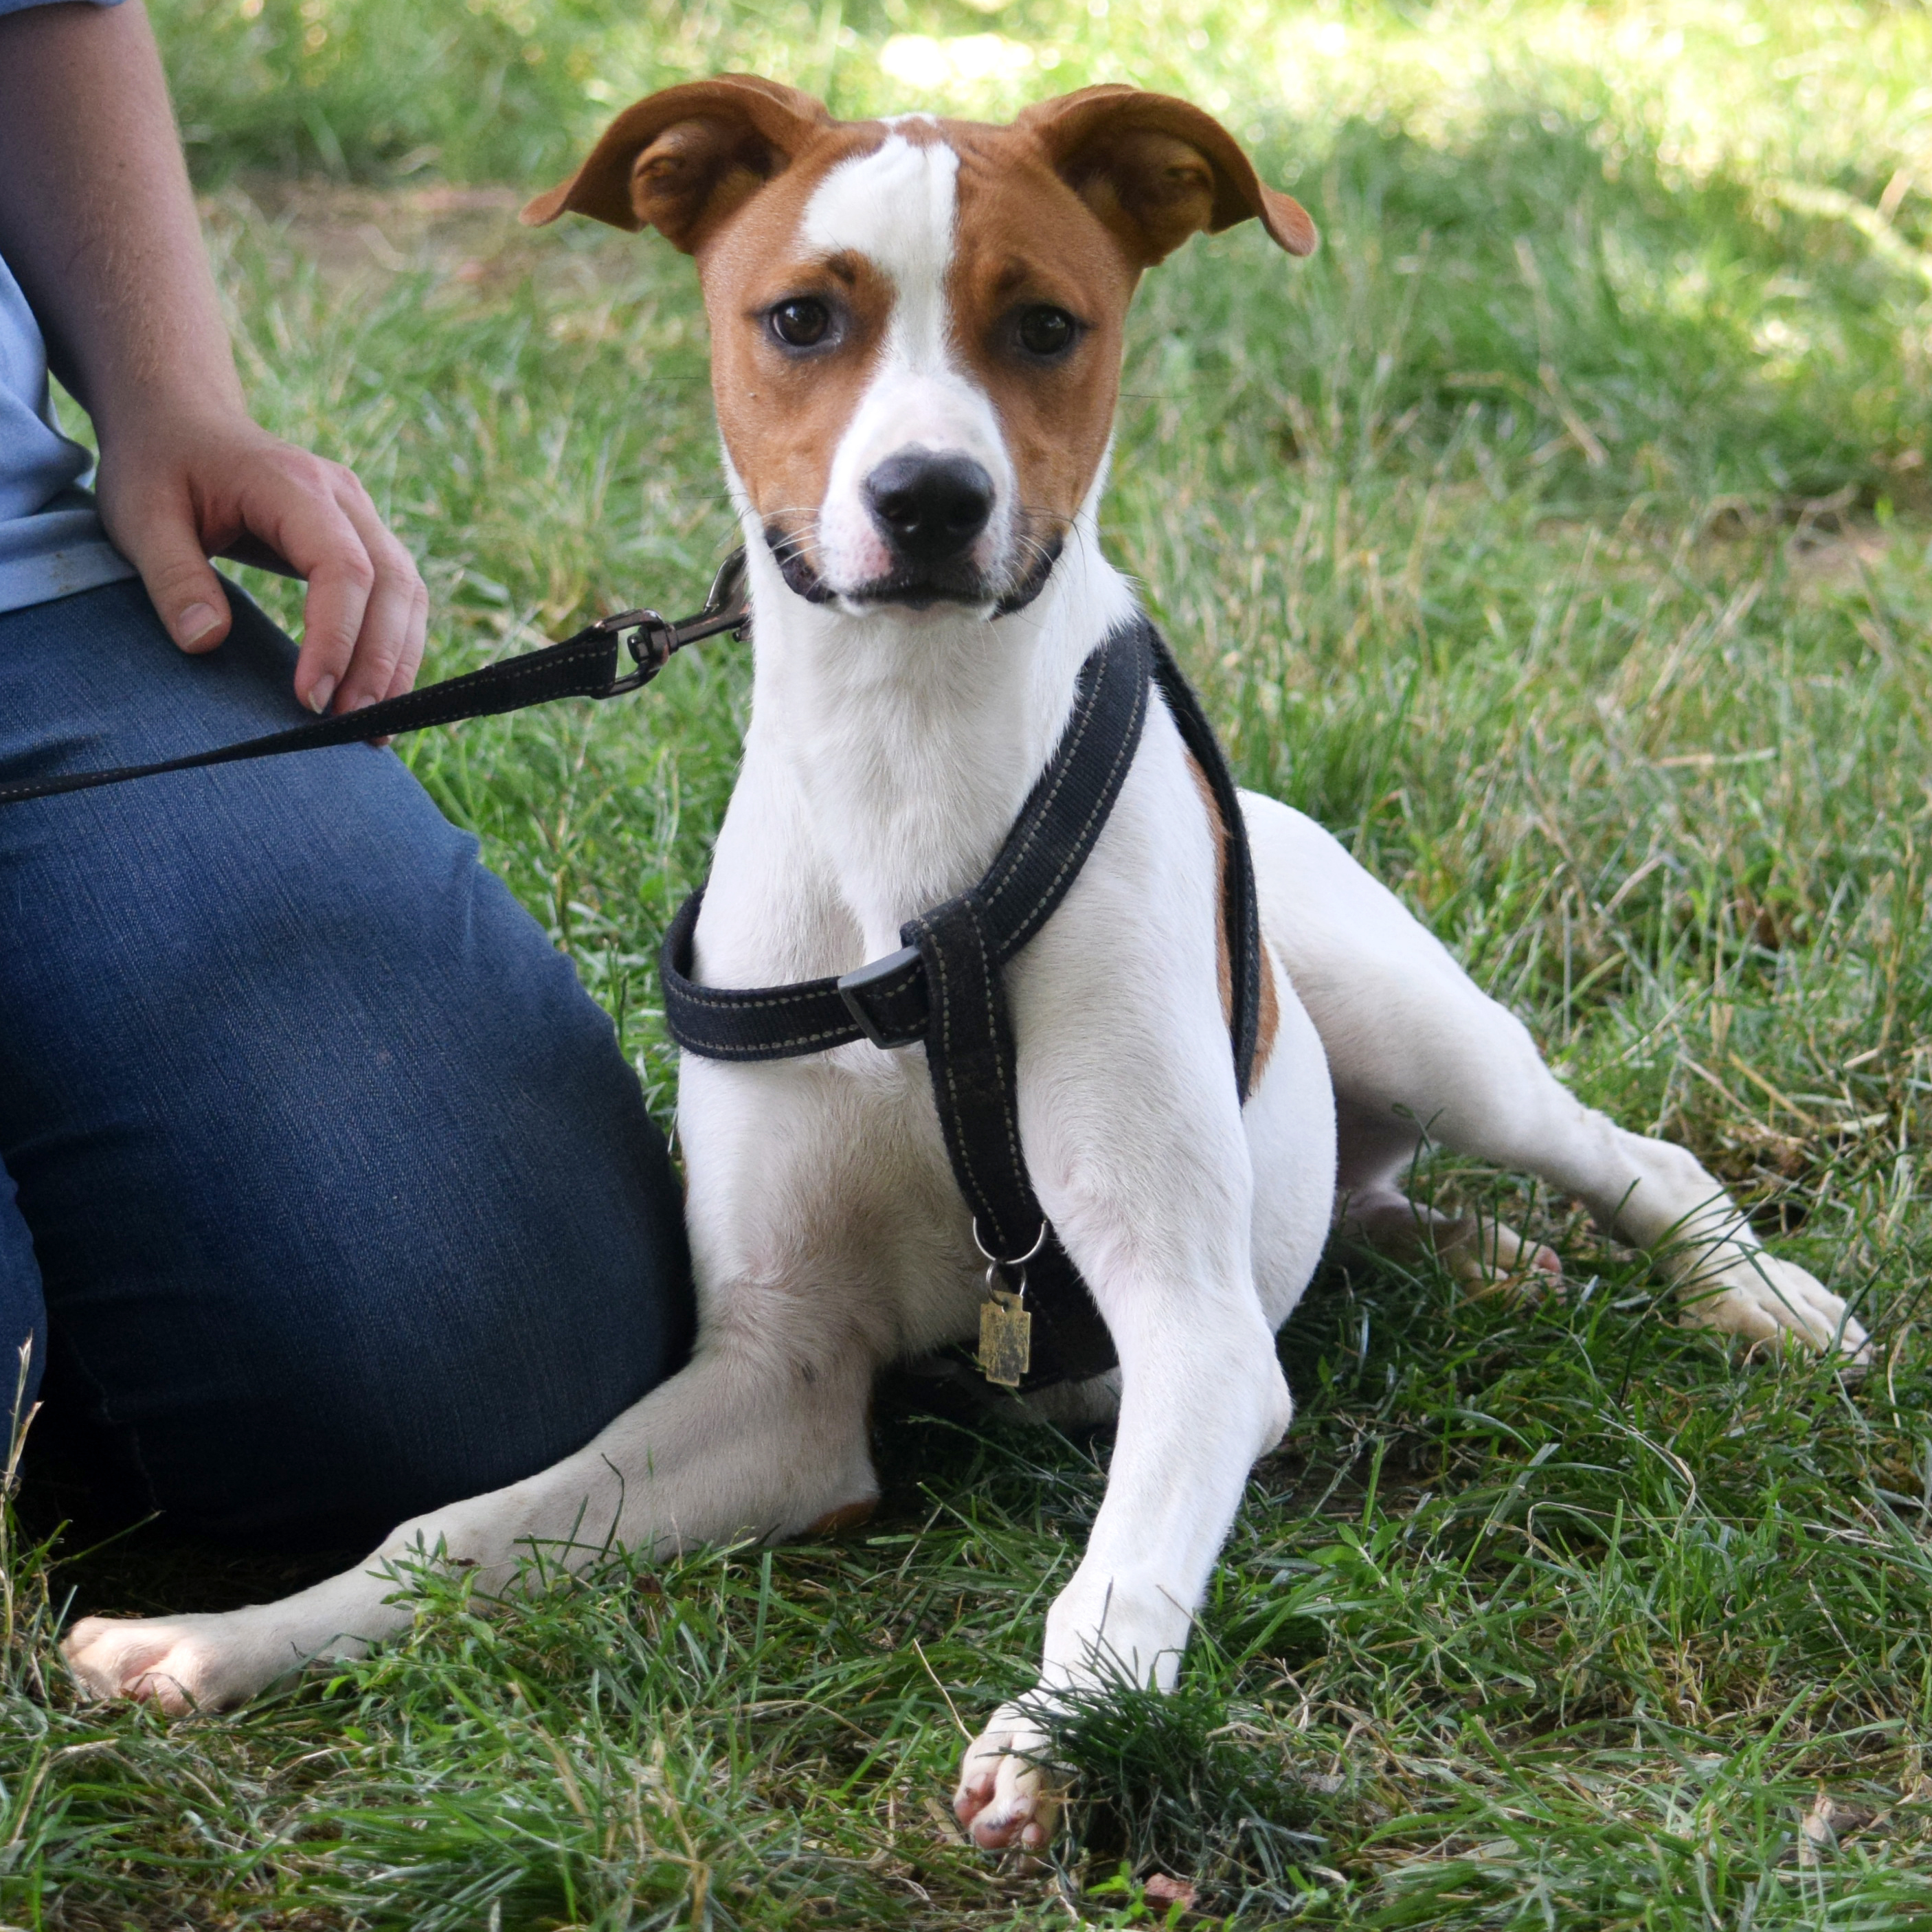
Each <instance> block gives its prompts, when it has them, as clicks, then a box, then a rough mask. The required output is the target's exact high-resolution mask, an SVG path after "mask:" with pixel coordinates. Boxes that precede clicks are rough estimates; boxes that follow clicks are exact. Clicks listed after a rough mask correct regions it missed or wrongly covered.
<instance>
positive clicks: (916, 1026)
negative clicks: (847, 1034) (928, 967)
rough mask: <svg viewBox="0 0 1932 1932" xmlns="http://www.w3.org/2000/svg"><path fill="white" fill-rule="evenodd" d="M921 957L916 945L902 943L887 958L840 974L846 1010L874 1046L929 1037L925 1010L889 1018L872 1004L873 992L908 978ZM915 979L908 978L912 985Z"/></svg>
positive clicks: (897, 1044)
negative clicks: (894, 981)
mask: <svg viewBox="0 0 1932 1932" xmlns="http://www.w3.org/2000/svg"><path fill="white" fill-rule="evenodd" d="M918 963H919V948H918V947H916V946H901V947H900V948H899V950H898V951H897V952H896V953H887V954H886V956H885V957H884V958H883V959H871V960H868V961H867V962H866V963H865V965H862V966H855V967H853V969H852V970H851V971H850V972H849V973H841V974H839V976H838V997H839V998H840V999H841V1000H842V1001H844V1003H845V1010H846V1011H847V1013H850V1015H851V1016H852V1023H853V1025H854V1026H856V1028H858V1029H859V1031H860V1032H861V1033H862V1034H864V1035H865V1037H866V1038H867V1039H868V1040H870V1041H871V1043H872V1044H873V1045H874V1046H877V1047H882V1048H886V1049H890V1048H892V1047H895V1046H911V1045H912V1044H913V1042H914V1041H916V1040H923V1039H925V1037H926V1014H925V1013H923V1012H921V1013H918V1014H917V1015H916V1016H915V1015H913V1014H910V1013H908V1014H904V1015H902V1016H900V1017H898V1018H897V1019H887V1018H886V1017H885V1016H883V1015H882V1014H880V1013H878V1012H877V1011H876V1010H874V1008H873V1007H872V1006H871V1004H870V1001H871V996H872V995H874V994H875V993H877V992H878V991H879V990H880V989H881V987H883V986H884V985H886V983H888V982H889V981H891V980H898V979H904V978H906V976H907V974H908V972H909V971H910V968H912V967H913V966H915V965H917V964H918ZM911 984H913V982H912V981H911V980H907V986H908V987H910V985H911ZM922 1004H923V1003H922Z"/></svg>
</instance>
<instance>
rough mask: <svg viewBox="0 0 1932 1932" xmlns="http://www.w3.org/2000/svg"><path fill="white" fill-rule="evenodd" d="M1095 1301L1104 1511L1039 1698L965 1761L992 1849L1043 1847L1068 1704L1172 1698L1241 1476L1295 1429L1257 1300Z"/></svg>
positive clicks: (1148, 1286) (969, 1822)
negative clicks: (1108, 1359) (1104, 1405)
mask: <svg viewBox="0 0 1932 1932" xmlns="http://www.w3.org/2000/svg"><path fill="white" fill-rule="evenodd" d="M1097 1292H1098V1291H1097ZM1102 1298H1103V1301H1104V1302H1105V1304H1106V1312H1107V1315H1108V1320H1109V1327H1110V1328H1112V1331H1113V1334H1114V1337H1115V1342H1116V1345H1117V1346H1118V1349H1119V1352H1120V1355H1121V1413H1120V1424H1119V1429H1118V1435H1117V1436H1116V1439H1115V1450H1114V1458H1113V1465H1112V1469H1111V1471H1110V1472H1109V1477H1108V1482H1107V1493H1106V1500H1105V1501H1104V1502H1103V1504H1102V1505H1101V1508H1100V1514H1099V1515H1098V1517H1097V1518H1096V1519H1095V1521H1094V1532H1093V1535H1092V1537H1091V1539H1090V1541H1089V1542H1088V1548H1087V1553H1086V1555H1085V1557H1084V1558H1083V1559H1082V1562H1081V1564H1080V1566H1079V1569H1078V1570H1076V1571H1075V1573H1074V1574H1073V1578H1072V1580H1071V1581H1070V1583H1068V1584H1067V1587H1066V1589H1064V1590H1063V1591H1062V1592H1061V1594H1060V1595H1059V1596H1058V1598H1056V1599H1055V1601H1054V1603H1053V1605H1052V1608H1051V1609H1049V1611H1048V1612H1047V1618H1046V1653H1045V1658H1044V1662H1043V1668H1042V1670H1041V1674H1040V1686H1039V1688H1038V1689H1037V1691H1034V1692H1033V1693H1031V1694H1029V1695H1028V1697H1025V1698H1024V1699H1022V1700H1019V1701H1017V1702H1016V1703H1010V1704H1006V1705H1003V1706H1001V1708H1000V1709H998V1711H997V1712H995V1713H994V1715H993V1716H992V1719H991V1721H989V1723H988V1724H987V1725H986V1729H985V1730H984V1731H983V1733H981V1735H980V1736H979V1737H978V1738H977V1739H975V1740H974V1742H973V1743H972V1744H971V1745H969V1746H968V1748H967V1751H966V1754H965V1762H964V1763H963V1765H962V1769H961V1773H960V1782H959V1790H958V1793H956V1796H955V1799H954V1808H955V1810H956V1811H957V1813H958V1814H959V1819H960V1821H961V1823H962V1824H964V1825H965V1826H967V1827H968V1829H970V1831H971V1833H972V1835H973V1838H974V1841H975V1842H976V1843H978V1844H980V1845H982V1846H986V1847H987V1848H989V1849H993V1848H997V1847H999V1846H1007V1845H1015V1844H1018V1845H1023V1846H1028V1847H1030V1848H1031V1847H1037V1846H1040V1845H1043V1844H1044V1843H1046V1841H1047V1840H1048V1838H1049V1837H1050V1836H1051V1835H1052V1826H1053V1817H1054V1812H1055V1791H1056V1787H1057V1779H1056V1776H1055V1772H1054V1770H1053V1769H1052V1763H1051V1742H1050V1739H1049V1736H1048V1733H1047V1731H1046V1728H1045V1727H1044V1725H1043V1721H1042V1720H1043V1718H1044V1717H1046V1715H1049V1713H1050V1712H1052V1710H1053V1709H1055V1708H1056V1707H1060V1708H1064V1701H1065V1700H1064V1696H1063V1695H1062V1694H1064V1693H1065V1692H1067V1691H1073V1692H1076V1693H1079V1692H1083V1691H1105V1690H1106V1688H1108V1687H1109V1685H1115V1684H1120V1683H1124V1682H1132V1683H1134V1684H1137V1685H1154V1686H1155V1687H1157V1688H1160V1689H1161V1690H1168V1689H1171V1688H1172V1685H1173V1683H1174V1679H1175V1671H1176V1669H1177V1667H1178V1665H1179V1663H1180V1660H1181V1652H1182V1650H1183V1649H1184V1647H1185V1646H1186V1644H1187V1634H1188V1631H1189V1628H1190V1625H1191V1623H1192V1622H1193V1616H1194V1613H1195V1611H1196V1609H1197V1608H1198V1607H1199V1605H1200V1603H1201V1601H1202V1597H1203V1596H1204V1595H1205V1592H1206V1589H1207V1585H1208V1577H1209V1576H1210V1574H1211V1572H1212V1571H1213V1569H1214V1562H1215V1559H1216V1558H1217V1556H1218V1555H1219V1553H1220V1548H1221V1545H1222V1544H1223V1542H1224V1541H1226V1538H1227V1535H1228V1531H1229V1526H1230V1525H1231V1524H1232V1523H1233V1521H1234V1517H1235V1509H1236V1508H1237V1507H1238V1505H1239V1503H1240V1502H1241V1493H1242V1490H1243V1488H1244V1485H1245V1483H1246V1481H1247V1474H1248V1471H1249V1469H1250V1466H1252V1464H1253V1463H1254V1461H1255V1460H1256V1457H1259V1456H1261V1455H1263V1454H1265V1453H1266V1452H1267V1451H1268V1450H1269V1449H1271V1448H1273V1447H1274V1445H1275V1443H1276V1442H1278V1441H1279V1440H1280V1437H1281V1435H1282V1433H1283V1430H1285V1429H1286V1427H1287V1426H1288V1424H1289V1418H1290V1417H1291V1415H1292V1405H1291V1403H1290V1401H1289V1394H1288V1388H1287V1385H1286V1382H1285V1381H1284V1380H1283V1376H1282V1373H1281V1370H1280V1365H1279V1364H1278V1363H1277V1360H1276V1358H1275V1352H1274V1337H1273V1336H1272V1335H1271V1334H1270V1333H1269V1331H1268V1325H1267V1324H1266V1322H1265V1321H1264V1320H1263V1319H1262V1314H1261V1310H1260V1307H1259V1303H1258V1302H1256V1301H1254V1300H1253V1298H1252V1297H1251V1296H1250V1298H1248V1301H1249V1305H1248V1307H1246V1308H1245V1309H1244V1308H1243V1307H1241V1306H1240V1305H1239V1301H1238V1298H1236V1297H1235V1296H1232V1295H1223V1296H1219V1297H1217V1296H1216V1295H1214V1292H1213V1289H1212V1286H1211V1284H1210V1283H1206V1282H1204V1281H1201V1280H1194V1281H1191V1282H1186V1283H1178V1282H1177V1280H1176V1278H1175V1277H1167V1278H1166V1280H1165V1282H1158V1281H1154V1280H1147V1279H1145V1278H1143V1279H1141V1280H1127V1279H1124V1278H1121V1277H1115V1279H1114V1280H1113V1281H1112V1283H1110V1284H1109V1289H1108V1291H1106V1292H1104V1293H1103V1295H1102Z"/></svg>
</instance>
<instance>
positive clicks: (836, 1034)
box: [679, 1027, 859, 1060]
mask: <svg viewBox="0 0 1932 1932" xmlns="http://www.w3.org/2000/svg"><path fill="white" fill-rule="evenodd" d="M858 1038H859V1029H858V1028H856V1027H834V1028H832V1030H831V1031H829V1033H801V1034H793V1035H792V1037H790V1039H788V1040H754V1041H753V1042H752V1043H751V1045H750V1046H728V1045H725V1044H723V1043H712V1042H707V1043H706V1044H705V1045H704V1046H703V1047H701V1048H698V1047H692V1048H688V1049H685V1050H686V1051H687V1052H694V1053H696V1054H697V1055H698V1057H699V1058H700V1059H703V1060H713V1059H716V1060H745V1059H757V1058H760V1056H762V1055H772V1054H781V1053H784V1052H788V1051H789V1050H790V1049H792V1048H793V1047H798V1046H817V1044H818V1043H819V1042H820V1040H832V1041H835V1042H836V1043H838V1044H839V1045H841V1046H850V1044H851V1043H852V1042H853V1041H854V1040H857V1039H858ZM682 1045H683V1042H682V1041H681V1040H680V1041H679V1046H682Z"/></svg>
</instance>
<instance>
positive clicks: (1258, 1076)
mask: <svg viewBox="0 0 1932 1932" xmlns="http://www.w3.org/2000/svg"><path fill="white" fill-rule="evenodd" d="M1182 755H1183V756H1184V757H1186V759H1187V775H1188V776H1189V777H1190V778H1192V779H1193V781H1194V789H1195V790H1196V791H1197V792H1199V793H1200V794H1201V802H1202V805H1205V807H1206V808H1207V811H1208V824H1209V826H1211V828H1212V829H1213V831H1214V904H1215V905H1216V907H1217V908H1218V909H1220V917H1219V918H1217V919H1216V920H1215V922H1214V981H1215V984H1216V985H1217V986H1218V987H1219V988H1220V992H1221V1019H1222V1022H1223V1025H1227V1026H1232V1025H1234V1023H1235V969H1234V962H1233V960H1232V958H1231V956H1230V955H1229V949H1228V918H1227V911H1226V904H1227V900H1226V894H1227V890H1228V826H1227V821H1226V820H1225V819H1223V817H1222V816H1221V808H1220V804H1219V803H1218V802H1217V800H1216V799H1215V796H1214V787H1213V786H1212V785H1211V784H1209V783H1208V774H1207V773H1206V772H1204V771H1203V770H1202V769H1201V760H1199V758H1197V757H1196V756H1195V755H1194V754H1193V752H1192V751H1186V752H1184V753H1183V754H1182ZM1261 956H1262V997H1261V1011H1260V1013H1259V1016H1258V1019H1257V1024H1256V1028H1255V1064H1254V1067H1253V1070H1252V1071H1251V1072H1250V1074H1249V1076H1248V1091H1249V1092H1250V1094H1252V1093H1253V1091H1255V1089H1256V1088H1257V1087H1259V1085H1261V1084H1262V1074H1263V1073H1265V1072H1266V1071H1267V1070H1268V1056H1269V1055H1271V1053H1273V1052H1274V1037H1275V1035H1276V1034H1277V1033H1278V1032H1279V1031H1280V1030H1281V999H1280V995H1278V994H1277V992H1276V991H1275V984H1274V965H1273V964H1272V962H1271V961H1270V959H1269V958H1268V942H1267V941H1266V940H1265V939H1264V940H1263V941H1262V947H1261Z"/></svg>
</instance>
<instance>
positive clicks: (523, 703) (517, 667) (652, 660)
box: [0, 550, 746, 805]
mask: <svg viewBox="0 0 1932 1932" xmlns="http://www.w3.org/2000/svg"><path fill="white" fill-rule="evenodd" d="M745 621H746V620H745V553H744V552H743V551H742V550H733V552H732V553H731V554H730V556H728V557H727V558H726V559H725V560H724V565H723V566H722V568H720V570H719V571H718V574H717V576H716V577H715V579H714V580H713V581H712V586H711V595H710V596H709V598H706V601H705V605H704V608H703V610H700V612H699V613H697V616H694V617H685V618H683V619H679V621H678V622H676V623H673V622H670V620H669V619H666V618H664V617H661V616H658V613H657V612H656V611H655V610H620V611H619V613H617V614H616V616H613V617H601V618H599V619H598V621H597V622H595V623H594V624H588V625H585V627H584V628H583V629H582V630H580V631H578V632H577V634H576V635H575V636H574V637H567V638H565V640H564V641H563V642H562V643H560V644H552V645H550V646H548V647H547V649H543V650H539V651H526V652H524V653H523V655H521V656H520V657H514V658H505V659H504V661H502V663H501V664H486V665H485V666H484V668H483V669H482V670H472V671H470V672H469V673H466V675H465V676H461V677H452V678H446V679H444V680H443V682H441V683H440V684H431V685H425V686H424V688H422V690H420V691H407V692H405V693H404V695H403V696H402V697H389V698H385V699H383V700H382V702H381V703H377V704H370V705H365V706H364V707H363V708H362V709H361V710H360V711H348V712H341V713H340V714H339V715H336V716H333V717H328V718H317V719H316V720H315V721H314V722H313V723H312V724H296V725H293V726H291V727H290V728H289V729H288V730H286V731H272V732H270V733H269V734H268V735H267V736H265V737H260V738H248V739H243V740H242V742H240V743H239V744H234V745H219V746H217V748H215V749H214V750H212V751H193V752H190V753H189V754H187V756H186V757H180V758H163V760H160V763H157V764H152V765H122V766H118V767H117V768H115V769H113V770H110V771H93V772H64V773H62V774H61V775H58V777H55V778H30V779H26V780H23V781H20V782H19V783H17V784H0V805H20V804H24V803H25V802H26V801H27V800H28V799H32V798H55V797H58V796H59V795H60V794H61V793H63V792H70V791H92V790H93V789H94V788H95V787H96V786H97V785H110V784H126V783H127V781H129V780H130V779H131V778H155V777H158V776H159V775H160V774H161V773H162V772H187V771H193V770H196V769H199V767H200V766H203V765H229V764H236V763H239V762H241V761H242V760H244V759H246V758H274V757H280V756H281V754H283V753H284V752H285V751H319V750H320V749H321V748H323V746H325V745H357V744H362V743H363V742H365V741H366V740H368V739H371V738H388V737H393V736H395V735H396V734H397V733H398V732H402V731H421V730H426V729H427V728H428V727H429V726H431V725H432V724H459V723H460V722H461V721H463V719H464V718H490V717H494V716H496V715H498V714H499V713H501V712H505V711H521V710H523V709H526V707H527V706H530V705H532V704H547V703H550V700H552V699H553V698H557V697H598V698H602V697H620V696H621V695H622V694H623V693H624V692H625V691H637V690H639V689H641V688H642V687H643V686H644V685H647V684H648V683H649V682H650V681H651V679H652V678H654V677H655V676H657V674H658V672H659V671H661V670H663V669H664V666H665V665H666V664H668V663H669V662H670V659H671V656H672V654H673V652H676V651H679V650H682V649H683V648H684V646H685V645H686V644H694V643H697V642H698V641H699V640H700V639H701V638H704V637H716V636H718V634H720V633H721V631H732V632H734V633H737V632H742V631H743V629H744V628H745ZM626 642H628V646H629V649H630V655H631V664H632V665H633V667H634V668H633V669H631V670H630V671H628V672H627V673H624V674H622V675H621V676H620V675H619V670H618V650H619V646H620V645H621V644H623V643H626Z"/></svg>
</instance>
